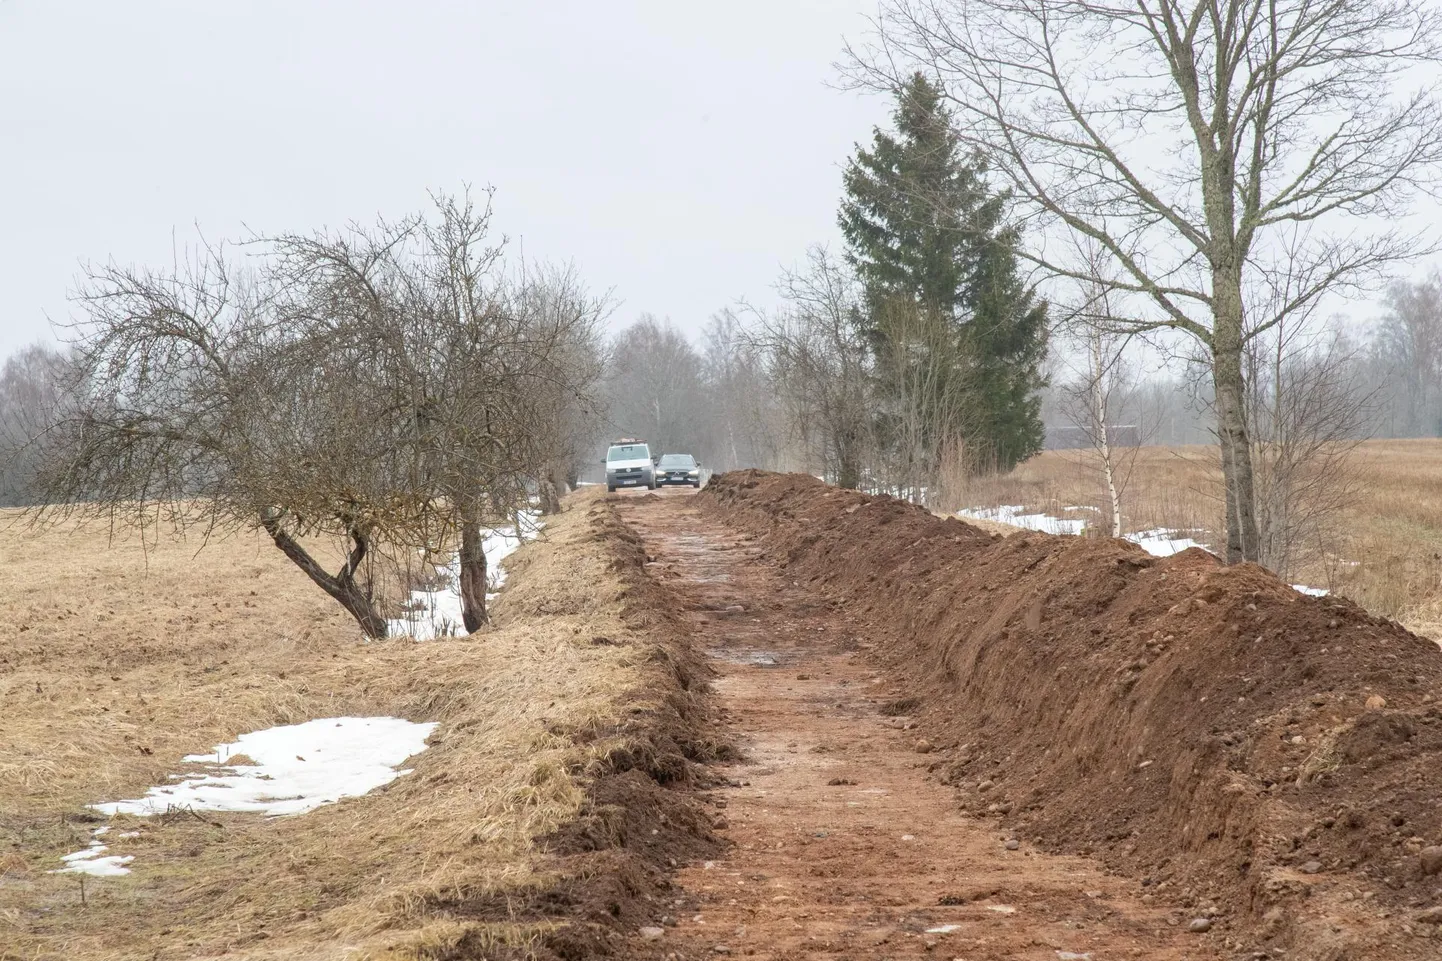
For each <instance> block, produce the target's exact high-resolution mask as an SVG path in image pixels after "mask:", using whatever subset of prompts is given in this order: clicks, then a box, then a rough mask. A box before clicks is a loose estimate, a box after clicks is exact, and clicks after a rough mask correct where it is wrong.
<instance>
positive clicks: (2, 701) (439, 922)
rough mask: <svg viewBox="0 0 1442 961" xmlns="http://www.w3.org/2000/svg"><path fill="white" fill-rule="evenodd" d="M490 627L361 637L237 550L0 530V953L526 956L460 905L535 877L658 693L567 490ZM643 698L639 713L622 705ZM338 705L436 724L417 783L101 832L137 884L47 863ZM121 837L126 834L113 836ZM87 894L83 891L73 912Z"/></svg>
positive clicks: (518, 940)
mask: <svg viewBox="0 0 1442 961" xmlns="http://www.w3.org/2000/svg"><path fill="white" fill-rule="evenodd" d="M571 506H572V508H573V509H571V510H569V511H567V512H566V513H564V514H563V515H561V516H559V517H558V518H554V519H553V521H552V523H551V524H550V525H549V526H548V528H547V530H546V532H545V534H544V536H543V538H542V540H541V541H539V542H537V543H535V544H532V545H530V546H528V547H526V548H524V549H522V551H520V552H519V553H517V554H516V555H513V556H512V558H510V559H509V560H508V562H507V567H508V569H509V570H510V572H511V579H510V582H509V584H508V586H507V589H506V591H505V592H504V593H503V594H502V595H501V598H500V599H499V601H498V603H497V608H496V612H495V614H496V622H497V626H495V627H493V628H492V629H490V630H488V631H487V632H485V633H484V634H483V635H481V636H473V637H471V638H458V639H454V638H453V639H442V640H438V641H434V642H427V643H419V644H418V643H416V642H414V641H411V640H409V639H397V640H387V641H383V642H366V641H364V640H363V639H362V638H361V636H360V634H359V632H358V630H357V629H356V628H355V625H354V624H353V622H351V621H350V620H349V618H347V617H346V616H345V615H344V614H343V613H342V612H341V611H340V609H339V608H338V607H337V606H336V605H335V604H334V603H332V602H331V601H330V600H329V599H328V598H327V597H325V596H324V595H323V594H322V593H321V591H320V590H319V589H318V588H316V587H314V586H313V585H312V584H311V583H310V582H308V581H307V580H306V579H305V578H304V577H303V575H301V573H300V572H299V571H298V570H296V569H295V568H294V567H292V566H291V565H290V564H289V562H287V561H286V560H285V559H284V558H283V557H281V555H280V554H279V552H277V551H275V550H274V549H272V548H271V547H269V546H268V545H266V544H264V543H262V542H260V541H259V540H257V539H255V538H251V537H239V538H234V539H231V540H228V541H222V542H220V543H213V544H211V545H209V546H208V547H206V548H205V549H204V550H201V551H198V552H197V549H196V547H197V545H196V544H195V543H193V542H190V543H186V542H179V541H165V542H162V543H161V544H160V545H159V546H158V547H157V548H155V549H154V550H152V551H149V552H148V553H147V552H144V551H142V549H141V546H140V544H139V543H138V542H137V541H136V540H135V539H134V538H121V539H118V540H116V541H114V542H110V541H109V540H108V539H107V537H106V535H105V533H104V532H103V531H101V532H80V531H74V530H68V531H59V532H50V533H46V534H44V535H41V536H35V535H33V534H31V533H29V532H27V531H26V530H25V529H24V528H20V527H16V526H15V525H10V526H9V527H7V528H6V529H4V530H3V531H0V705H3V720H0V959H4V961H19V959H26V961H33V959H57V961H58V959H66V961H87V959H96V961H98V959H106V961H114V959H129V958H136V959H139V958H145V959H153V958H166V957H185V958H213V957H221V956H224V957H226V958H247V959H271V958H274V959H279V958H287V959H291V958H298V957H304V958H307V959H323V958H337V959H339V958H348V959H364V958H400V957H407V958H411V957H437V958H439V957H446V956H448V955H449V952H451V951H452V950H453V947H454V945H455V944H457V943H458V942H460V941H461V940H462V939H465V941H466V943H467V944H468V945H470V946H475V945H476V944H477V943H481V942H488V941H490V940H494V941H495V942H496V943H498V944H500V943H505V944H510V945H517V944H519V945H524V944H527V943H529V942H532V941H534V940H535V939H536V938H537V937H538V936H539V928H538V925H537V924H535V923H531V924H526V923H521V922H519V921H517V922H511V921H507V920H504V919H502V920H496V919H495V918H491V919H489V920H487V919H484V918H481V919H478V918H477V916H476V915H475V914H474V913H473V914H471V915H470V916H469V917H467V916H465V913H464V912H457V911H455V910H453V907H454V906H455V905H457V904H464V903H468V902H469V903H474V902H476V901H477V900H478V899H479V900H484V899H486V898H488V897H489V898H492V899H494V896H495V895H496V894H497V893H500V894H502V895H518V896H519V895H521V894H523V893H524V892H525V891H526V890H527V889H531V888H534V887H536V886H538V885H544V884H545V883H547V871H548V870H550V869H549V868H548V867H547V862H546V860H545V859H544V857H543V856H542V854H541V853H540V852H539V850H538V848H537V845H536V844H535V839H536V838H538V837H541V836H544V835H546V834H548V833H549V832H551V831H553V830H554V829H556V828H557V826H558V825H561V824H563V823H565V822H568V821H569V820H571V819H572V818H573V817H574V816H575V815H576V813H577V811H578V809H579V808H580V806H581V804H582V803H583V800H584V777H585V775H586V774H587V773H588V772H590V771H592V770H594V769H595V764H596V763H597V762H598V760H599V759H600V758H602V757H604V756H605V755H606V754H607V752H609V751H613V750H615V749H616V748H617V746H618V745H619V744H623V743H625V741H624V739H623V738H622V737H621V736H620V735H617V734H612V733H607V732H614V731H618V730H620V729H621V727H622V726H624V722H625V721H626V720H627V718H630V717H631V716H633V715H634V713H635V711H637V710H640V709H642V708H643V707H644V705H645V703H646V700H645V699H646V697H648V696H652V695H649V694H647V693H638V692H645V691H655V692H656V693H655V695H654V697H657V698H659V697H661V696H662V693H663V691H664V688H665V685H662V684H657V683H655V679H654V677H652V675H651V673H650V672H652V671H654V670H656V668H655V666H654V663H653V662H654V661H655V658H654V657H651V656H650V655H652V654H653V653H654V652H653V651H651V650H648V649H647V648H646V647H645V646H644V645H636V646H628V645H627V644H624V643H619V644H616V645H597V644H593V643H592V639H593V638H595V637H597V636H603V635H604V636H607V637H611V638H625V637H627V636H628V628H627V626H626V625H625V623H623V619H622V613H623V608H622V601H621V596H622V594H623V592H624V590H625V587H624V585H623V584H622V582H621V581H620V580H619V579H618V575H617V574H616V573H615V570H614V564H613V560H614V557H613V555H610V554H608V553H607V550H608V548H607V546H606V543H605V542H604V541H603V540H602V539H601V538H599V537H598V536H596V533H595V530H594V529H593V528H594V524H595V523H596V521H595V519H594V518H595V517H596V516H598V515H599V514H600V513H601V512H602V510H603V509H602V508H601V507H600V506H599V495H586V494H582V495H578V496H577V497H576V498H573V499H572V501H571ZM638 697H639V698H641V700H640V702H639V703H640V705H641V707H638V701H637V698H638ZM345 715H367V716H370V715H392V716H397V717H401V718H405V719H409V720H412V721H417V722H423V721H438V722H439V725H440V726H439V727H438V729H437V730H436V732H435V734H434V735H433V736H432V738H431V741H430V747H429V749H428V750H426V751H425V752H424V753H422V754H420V755H419V756H417V757H415V758H413V759H412V762H411V763H410V765H409V766H410V767H412V768H413V769H414V771H413V773H411V774H409V775H406V776H403V777H400V778H399V779H397V780H395V781H393V782H392V783H390V784H389V785H387V786H385V787H383V788H380V789H379V790H376V791H374V792H372V793H371V794H369V795H366V796H364V797H360V798H351V799H347V800H343V801H341V802H340V803H337V804H332V805H329V806H325V807H321V808H319V809H317V810H315V811H313V812H311V813H308V814H304V815H298V816H293V817H281V818H269V819H267V818H263V817H261V816H258V815H241V814H217V813H214V812H206V813H205V814H204V816H203V817H201V816H188V815H182V816H171V817H150V818H137V817H130V816H126V815H120V816H117V817H116V818H114V819H113V820H112V822H111V823H112V825H113V830H112V831H111V832H110V835H109V836H108V837H107V838H106V842H107V843H108V844H109V845H110V848H111V850H110V852H109V853H110V854H112V855H133V856H134V858H135V860H134V862H133V863H132V864H131V867H132V868H133V873H132V874H130V875H128V876H124V877H113V878H96V877H91V878H86V880H85V884H84V888H83V890H82V885H81V880H80V879H81V877H82V876H81V875H76V874H56V873H52V871H53V869H55V868H56V867H58V866H60V864H61V861H60V858H61V856H62V855H65V854H67V853H69V852H72V851H77V850H79V849H81V848H83V847H85V844H86V842H87V841H88V840H89V839H90V836H91V834H90V832H91V831H92V830H93V828H94V827H95V826H96V825H97V824H99V823H101V818H100V817H99V816H98V815H97V814H95V812H93V811H91V810H90V809H89V808H87V805H89V804H92V803H96V802H103V801H109V800H115V799H120V798H133V797H138V796H140V795H141V794H143V793H144V792H145V790H146V789H147V788H148V787H149V786H151V785H155V784H162V783H165V781H166V778H167V776H168V775H171V774H174V773H176V772H177V770H179V769H180V768H181V765H180V763H179V762H180V758H181V757H182V756H183V755H186V754H192V753H204V752H207V751H209V750H210V749H211V748H212V746H213V745H215V744H218V743H221V742H225V741H231V740H234V739H235V737H236V736H237V735H239V734H242V733H244V732H248V731H252V730H255V729H258V728H265V727H268V726H271V725H276V724H286V723H295V722H300V721H305V720H308V719H312V718H321V717H332V716H345ZM131 832H136V833H135V834H134V836H133V837H124V838H122V837H119V835H121V834H122V833H123V834H130V833H131ZM82 898H83V900H82Z"/></svg>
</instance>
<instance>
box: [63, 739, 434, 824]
mask: <svg viewBox="0 0 1442 961" xmlns="http://www.w3.org/2000/svg"><path fill="white" fill-rule="evenodd" d="M435 729H436V724H435V723H434V722H432V723H429V724H416V723H414V722H412V721H404V720H401V719H400V718H395V717H328V718H320V719H318V720H314V721H306V722H305V723H304V724H287V725H284V726H281V727H272V728H267V729H265V730H263V731H252V732H251V733H249V734H242V735H241V736H240V737H239V738H238V739H237V740H236V741H235V742H234V743H233V744H220V745H217V746H216V748H215V752H214V753H213V754H192V755H189V756H188V757H186V758H185V760H186V761H189V762H192V763H196V764H210V765H212V766H213V768H214V773H210V774H205V775H202V776H200V777H187V778H184V779H183V780H181V781H180V782H179V783H176V784H168V785H164V786H161V787H153V788H151V789H150V790H149V792H147V793H146V795H145V797H143V798H136V799H134V800H129V801H111V802H108V803H105V804H93V805H91V807H93V808H94V809H95V810H97V811H100V812H102V813H104V814H109V815H115V814H136V815H140V816H146V815H151V814H163V813H165V811H166V810H168V809H170V808H191V809H194V810H208V811H248V812H254V813H258V814H267V815H281V814H303V813H305V812H306V811H311V810H314V809H315V808H318V807H320V806H321V805H323V804H332V803H334V802H336V801H339V800H340V799H341V798H345V797H357V796H359V795H362V794H366V793H368V792H370V791H373V790H375V789H376V788H378V787H380V786H381V785H383V784H387V783H389V782H390V781H393V780H395V779H396V778H397V777H400V776H401V775H402V774H409V773H410V772H409V771H403V770H397V768H398V766H399V765H400V764H401V763H402V762H404V761H405V760H406V758H409V757H411V756H412V755H415V754H419V753H420V752H422V751H424V750H425V749H426V738H427V737H429V736H430V734H431V732H432V731H434V730H435ZM233 754H244V755H246V756H247V757H248V758H250V759H251V760H252V761H254V762H255V763H254V764H237V765H225V764H223V763H221V760H222V759H223V758H227V757H230V756H231V755H233ZM178 776H179V775H177V777H178Z"/></svg>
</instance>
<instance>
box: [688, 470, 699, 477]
mask: <svg viewBox="0 0 1442 961" xmlns="http://www.w3.org/2000/svg"><path fill="white" fill-rule="evenodd" d="M686 473H688V474H690V475H691V476H692V477H700V476H701V472H700V471H699V470H692V471H687V472H686Z"/></svg>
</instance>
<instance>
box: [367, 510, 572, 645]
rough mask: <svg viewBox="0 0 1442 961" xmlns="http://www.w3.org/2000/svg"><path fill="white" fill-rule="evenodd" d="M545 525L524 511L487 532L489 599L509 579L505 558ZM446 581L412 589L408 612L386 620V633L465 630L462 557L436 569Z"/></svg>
mask: <svg viewBox="0 0 1442 961" xmlns="http://www.w3.org/2000/svg"><path fill="white" fill-rule="evenodd" d="M543 526H545V522H544V521H542V520H541V515H540V514H539V513H538V512H537V511H523V512H521V514H520V516H519V518H518V523H516V524H508V525H506V526H504V527H497V528H496V529H495V530H492V531H490V532H489V533H487V534H486V536H485V538H484V539H483V540H482V542H481V549H482V550H483V551H485V554H486V580H487V581H488V583H487V585H486V588H487V590H488V591H489V593H487V594H486V599H487V600H489V599H490V598H491V597H493V596H494V595H495V592H496V591H499V590H500V589H501V585H502V584H504V583H505V582H506V569H505V568H504V567H503V566H502V565H501V562H502V561H503V560H505V559H506V558H507V557H509V556H510V555H511V554H512V553H514V551H515V550H516V548H518V547H520V546H521V544H522V542H524V541H528V540H533V539H534V538H535V536H536V534H537V533H538V532H539V531H540V530H541V528H542V527H543ZM436 573H437V574H438V575H439V576H440V577H441V579H442V581H443V582H444V586H443V587H442V588H441V589H440V590H437V591H411V597H410V601H409V603H407V605H406V611H407V612H406V613H405V614H404V615H402V616H401V617H398V618H396V619H394V620H391V621H387V622H386V633H387V634H390V635H393V636H395V635H407V634H409V635H410V636H411V637H414V638H415V639H416V640H418V641H429V640H434V639H435V638H437V637H450V636H452V635H455V634H460V633H463V630H462V628H461V591H460V586H459V585H460V582H461V558H460V555H459V554H458V555H456V556H454V557H452V558H451V563H450V564H449V565H447V566H446V567H444V568H442V569H441V570H438V571H437V572H436Z"/></svg>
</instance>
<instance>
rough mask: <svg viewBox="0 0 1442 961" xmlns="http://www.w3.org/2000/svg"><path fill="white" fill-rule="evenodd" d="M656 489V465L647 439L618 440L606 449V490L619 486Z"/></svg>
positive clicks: (612, 489)
mask: <svg viewBox="0 0 1442 961" xmlns="http://www.w3.org/2000/svg"><path fill="white" fill-rule="evenodd" d="M642 484H645V485H646V487H648V488H649V489H651V490H655V489H656V465H655V464H653V463H652V462H651V448H650V447H649V446H648V445H647V444H646V442H645V441H625V442H622V441H617V442H616V443H614V444H612V445H611V447H610V448H609V449H608V450H607V451H606V490H608V491H614V490H615V489H616V488H618V487H640V486H641V485H642Z"/></svg>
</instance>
